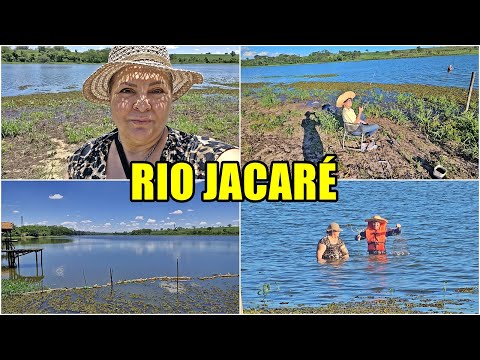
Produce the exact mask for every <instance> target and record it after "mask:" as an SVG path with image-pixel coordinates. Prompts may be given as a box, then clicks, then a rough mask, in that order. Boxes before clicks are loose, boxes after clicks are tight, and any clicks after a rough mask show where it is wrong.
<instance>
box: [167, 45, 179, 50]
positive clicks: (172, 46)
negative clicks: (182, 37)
mask: <svg viewBox="0 0 480 360" xmlns="http://www.w3.org/2000/svg"><path fill="white" fill-rule="evenodd" d="M165 47H166V48H167V49H168V50H175V49H178V46H176V45H166V46H165Z"/></svg>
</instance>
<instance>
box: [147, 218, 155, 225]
mask: <svg viewBox="0 0 480 360" xmlns="http://www.w3.org/2000/svg"><path fill="white" fill-rule="evenodd" d="M156 222H157V220H155V219H148V220H147V224H154V223H156Z"/></svg>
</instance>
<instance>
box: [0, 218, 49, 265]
mask: <svg viewBox="0 0 480 360" xmlns="http://www.w3.org/2000/svg"><path fill="white" fill-rule="evenodd" d="M14 228H15V225H14V224H13V223H11V222H4V221H2V234H3V233H6V234H7V235H6V236H5V238H4V239H2V254H6V255H7V260H8V267H9V268H14V267H17V266H18V267H20V256H23V255H27V254H30V253H32V252H34V253H35V264H36V265H37V267H38V253H40V265H41V267H42V269H43V249H42V248H36V249H32V248H28V249H15V245H14V243H16V242H18V240H13V239H12V230H13V229H14Z"/></svg>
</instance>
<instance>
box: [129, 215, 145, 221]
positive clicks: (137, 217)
mask: <svg viewBox="0 0 480 360" xmlns="http://www.w3.org/2000/svg"><path fill="white" fill-rule="evenodd" d="M135 220H143V216H140V215H139V216H136V217H135ZM131 222H133V221H131Z"/></svg>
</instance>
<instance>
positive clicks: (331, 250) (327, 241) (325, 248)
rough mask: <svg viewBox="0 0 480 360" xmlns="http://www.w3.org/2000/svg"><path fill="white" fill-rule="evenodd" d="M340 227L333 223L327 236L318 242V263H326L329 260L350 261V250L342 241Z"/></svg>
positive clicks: (329, 226)
mask: <svg viewBox="0 0 480 360" xmlns="http://www.w3.org/2000/svg"><path fill="white" fill-rule="evenodd" d="M340 231H342V229H340V226H339V225H338V224H337V223H331V224H330V225H328V228H327V235H326V236H325V237H324V238H323V239H321V240H320V241H319V242H318V245H317V261H318V262H319V263H325V262H326V261H327V260H340V259H342V260H346V259H348V257H349V256H348V250H347V247H346V246H345V243H344V242H343V240H342V239H340Z"/></svg>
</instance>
